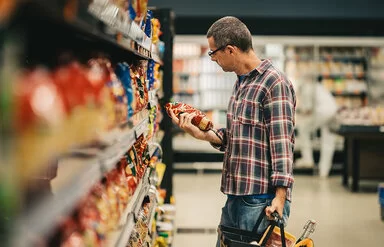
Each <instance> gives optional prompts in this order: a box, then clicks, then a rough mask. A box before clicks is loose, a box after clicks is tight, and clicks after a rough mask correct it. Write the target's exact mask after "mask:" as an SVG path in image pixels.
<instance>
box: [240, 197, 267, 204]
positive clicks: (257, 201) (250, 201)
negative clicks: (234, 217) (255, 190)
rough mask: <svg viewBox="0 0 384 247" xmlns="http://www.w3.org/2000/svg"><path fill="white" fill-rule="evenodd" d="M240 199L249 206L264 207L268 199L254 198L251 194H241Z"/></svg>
mask: <svg viewBox="0 0 384 247" xmlns="http://www.w3.org/2000/svg"><path fill="white" fill-rule="evenodd" d="M241 201H242V202H243V203H244V204H245V205H246V206H249V207H265V206H267V204H268V202H269V201H270V200H269V199H266V198H254V197H252V196H242V197H241Z"/></svg>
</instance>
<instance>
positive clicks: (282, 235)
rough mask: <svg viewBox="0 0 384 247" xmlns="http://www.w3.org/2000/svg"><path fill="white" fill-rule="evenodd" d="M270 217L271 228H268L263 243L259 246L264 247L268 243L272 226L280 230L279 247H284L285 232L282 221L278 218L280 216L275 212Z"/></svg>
mask: <svg viewBox="0 0 384 247" xmlns="http://www.w3.org/2000/svg"><path fill="white" fill-rule="evenodd" d="M272 217H273V218H274V219H273V220H272V224H271V227H270V228H269V230H268V232H267V235H266V236H265V238H264V240H263V242H262V243H261V244H260V246H262V247H264V246H265V245H266V243H267V241H268V239H269V238H270V236H271V234H272V232H273V228H274V226H278V227H279V228H280V235H281V246H282V247H286V243H285V231H284V221H283V219H282V218H280V215H279V214H278V213H277V212H276V211H275V212H273V213H272Z"/></svg>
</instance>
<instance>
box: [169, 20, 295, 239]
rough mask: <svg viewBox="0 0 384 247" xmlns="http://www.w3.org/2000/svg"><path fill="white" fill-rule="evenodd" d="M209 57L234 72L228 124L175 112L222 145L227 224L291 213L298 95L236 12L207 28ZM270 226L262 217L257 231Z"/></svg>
mask: <svg viewBox="0 0 384 247" xmlns="http://www.w3.org/2000/svg"><path fill="white" fill-rule="evenodd" d="M207 39H208V44H209V49H210V51H209V52H208V54H209V56H210V57H211V60H212V61H214V62H216V63H217V64H218V65H219V66H220V67H221V68H222V69H223V70H224V71H227V72H235V73H236V75H237V76H238V80H237V82H236V84H235V85H234V89H233V93H232V96H231V98H230V102H229V105H228V111H227V127H226V128H223V129H219V130H213V129H212V130H211V131H207V132H204V131H201V130H200V129H199V128H197V127H196V126H194V125H193V124H192V123H191V120H192V118H193V117H194V116H195V115H194V114H186V113H183V114H180V116H179V117H176V116H175V115H174V114H172V116H171V117H172V119H173V121H174V122H175V123H176V124H178V125H179V126H180V127H181V128H182V129H184V130H185V131H186V132H187V133H189V134H190V135H192V136H193V137H195V138H197V139H201V140H205V141H208V142H210V143H211V144H212V145H213V146H214V147H216V148H217V149H219V150H221V151H224V152H225V155H224V164H223V172H222V182H221V191H222V192H223V193H224V194H226V195H227V196H228V197H227V202H226V204H225V206H224V207H223V209H222V215H221V222H220V224H223V225H225V226H229V227H236V228H241V229H245V230H252V229H253V227H254V225H255V223H256V220H257V218H258V216H259V215H260V214H261V213H263V209H264V208H265V207H266V206H268V207H267V208H266V210H265V213H266V215H267V216H270V215H271V213H272V212H274V211H277V212H278V213H279V215H280V216H282V217H283V218H284V220H285V221H286V220H287V219H288V216H289V210H290V200H291V188H292V185H293V181H294V180H293V175H292V164H293V148H294V116H295V107H296V99H295V93H294V90H293V86H292V84H291V82H290V81H289V80H288V79H287V78H286V77H285V75H284V74H283V73H281V72H280V71H278V70H277V69H276V68H275V67H274V66H273V65H272V64H271V62H270V61H269V60H260V59H259V58H258V57H257V56H256V54H255V52H254V50H253V48H252V36H251V33H250V31H249V30H248V28H247V27H246V26H245V24H244V23H242V22H241V21H240V20H238V19H237V18H235V17H224V18H221V19H219V20H217V21H216V22H215V23H214V24H213V25H212V26H211V27H210V28H209V30H208V32H207ZM267 226H268V221H267V219H264V220H263V222H262V224H261V225H260V227H259V228H258V232H259V233H261V232H264V230H265V229H266V227H267Z"/></svg>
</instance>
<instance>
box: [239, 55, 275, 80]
mask: <svg viewBox="0 0 384 247" xmlns="http://www.w3.org/2000/svg"><path fill="white" fill-rule="evenodd" d="M271 65H272V63H271V61H270V60H269V59H262V60H261V63H260V64H259V66H257V67H256V68H255V69H254V70H252V71H250V72H248V73H247V74H243V75H238V76H237V79H238V81H239V84H240V83H241V82H243V81H244V79H245V77H248V76H249V75H251V74H252V73H254V72H255V71H257V72H259V74H260V75H262V74H263V73H264V72H265V71H266V70H267V69H268V68H269V67H270V66H271Z"/></svg>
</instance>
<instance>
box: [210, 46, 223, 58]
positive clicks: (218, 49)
mask: <svg viewBox="0 0 384 247" xmlns="http://www.w3.org/2000/svg"><path fill="white" fill-rule="evenodd" d="M227 46H228V45H223V46H220V47H219V48H217V49H216V50H214V51H208V56H210V57H212V56H213V54H215V53H216V52H218V51H220V50H222V49H224V48H225V47H227Z"/></svg>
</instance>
